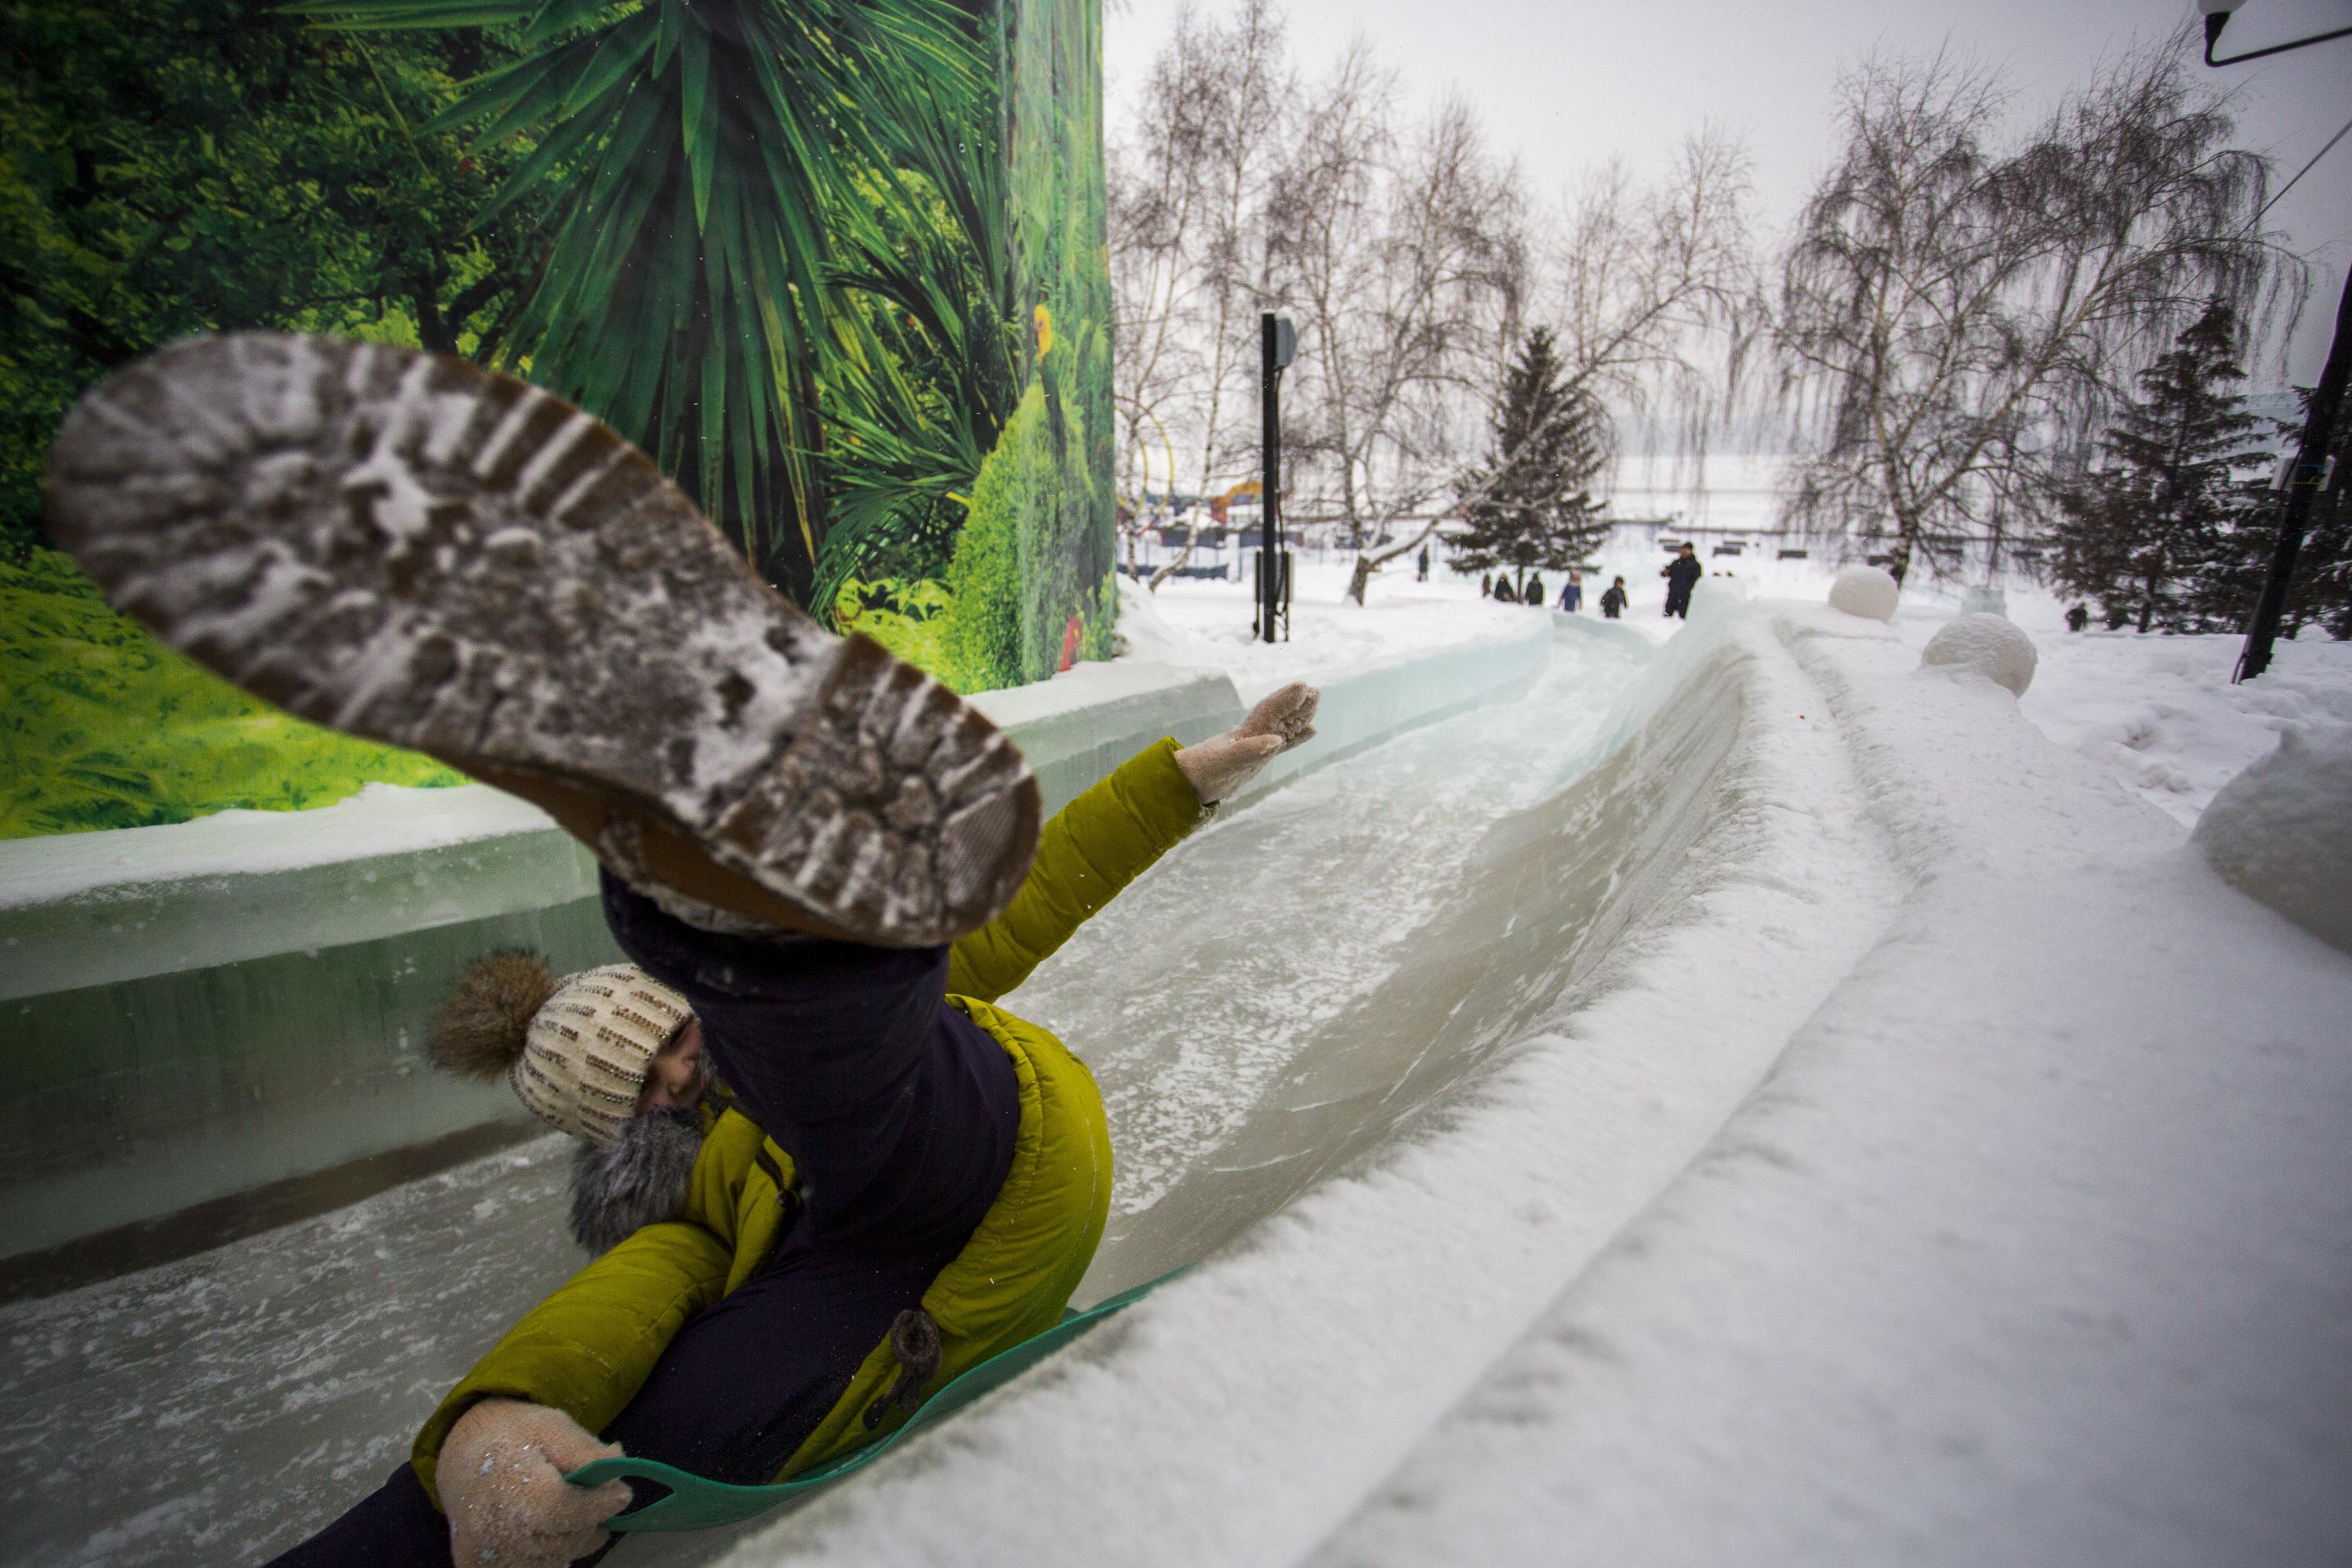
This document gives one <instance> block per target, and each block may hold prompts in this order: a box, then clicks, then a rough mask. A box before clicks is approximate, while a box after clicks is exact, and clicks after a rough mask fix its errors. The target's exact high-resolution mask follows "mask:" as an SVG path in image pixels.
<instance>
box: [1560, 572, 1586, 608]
mask: <svg viewBox="0 0 2352 1568" xmlns="http://www.w3.org/2000/svg"><path fill="white" fill-rule="evenodd" d="M1559 607H1560V608H1561V609H1563V610H1566V611H1567V612H1568V613H1569V614H1570V615H1571V616H1572V615H1574V614H1576V612H1577V611H1579V610H1580V609H1582V608H1583V607H1584V580H1583V579H1582V578H1580V577H1579V576H1578V575H1577V574H1575V573H1573V572H1570V574H1568V586H1567V587H1565V588H1562V589H1561V590H1560V591H1559Z"/></svg>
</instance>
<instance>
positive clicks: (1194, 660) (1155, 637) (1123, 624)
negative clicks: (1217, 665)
mask: <svg viewBox="0 0 2352 1568" xmlns="http://www.w3.org/2000/svg"><path fill="white" fill-rule="evenodd" d="M1111 641H1112V645H1113V647H1115V648H1116V649H1117V651H1118V657H1120V658H1132V659H1137V660H1139V661H1141V662H1143V663H1146V664H1178V665H1182V664H1203V663H1206V662H1207V660H1206V659H1204V658H1202V652H1201V648H1200V647H1199V645H1198V644H1197V643H1196V642H1195V641H1194V639H1193V638H1192V637H1191V636H1189V635H1188V634H1186V633H1185V632H1183V631H1182V630H1181V629H1179V628H1178V627H1175V626H1171V625H1169V624H1168V618H1167V617H1166V616H1162V615H1161V614H1160V605H1159V604H1158V603H1157V602H1156V601H1155V600H1154V599H1153V598H1152V595H1151V590H1150V589H1149V588H1146V587H1145V586H1144V585H1143V584H1140V583H1139V582H1137V581H1136V580H1135V579H1134V578H1132V577H1130V576H1129V575H1127V574H1125V573H1123V572H1122V573H1120V574H1119V576H1118V626H1117V627H1116V629H1114V630H1113V631H1112V633H1111Z"/></svg>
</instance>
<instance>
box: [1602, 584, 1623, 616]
mask: <svg viewBox="0 0 2352 1568" xmlns="http://www.w3.org/2000/svg"><path fill="white" fill-rule="evenodd" d="M1624 613H1625V579H1624V578H1622V577H1620V578H1618V579H1617V581H1615V582H1614V583H1612V584H1609V591H1608V592H1607V593H1605V594H1603V595H1601V615H1602V616H1605V617H1607V618H1608V619H1610V620H1612V621H1613V620H1615V619H1616V618H1617V617H1618V616H1622V615H1623V614H1624Z"/></svg>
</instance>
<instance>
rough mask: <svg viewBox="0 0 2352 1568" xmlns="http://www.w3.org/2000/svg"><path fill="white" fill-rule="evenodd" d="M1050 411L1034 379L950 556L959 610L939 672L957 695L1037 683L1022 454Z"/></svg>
mask: <svg viewBox="0 0 2352 1568" xmlns="http://www.w3.org/2000/svg"><path fill="white" fill-rule="evenodd" d="M1044 407H1045V391H1044V389H1043V388H1042V387H1040V386H1039V385H1038V384H1036V383H1034V382H1032V383H1031V384H1030V385H1029V390H1028V391H1027V392H1026V393H1025V394H1024V395H1023V396H1022V399H1021V402H1020V403H1019V405H1016V406H1015V407H1014V409H1013V417H1012V418H1011V419H1008V420H1007V421H1005V425H1004V431H1003V435H1002V436H1001V437H998V440H997V443H996V449H995V450H994V451H992V452H991V453H989V455H988V458H987V460H986V461H984V462H982V464H981V466H980V477H979V478H978V479H975V480H974V481H973V482H972V487H971V507H970V509H969V510H967V511H966V512H965V514H964V523H963V527H962V529H961V531H959V532H958V533H957V534H956V543H955V552H954V553H953V554H952V555H950V557H949V559H948V578H947V585H948V595H949V598H950V601H951V602H952V604H953V605H954V606H955V607H954V612H953V613H952V614H951V615H950V616H948V617H947V629H946V632H945V635H944V636H943V637H941V639H940V664H939V666H938V667H937V668H934V669H933V670H932V673H933V674H934V675H937V676H938V677H939V678H940V679H941V680H944V681H946V682H947V683H948V685H949V686H950V687H951V688H953V689H956V690H958V691H987V690H992V689H995V688H997V687H1001V686H1018V685H1020V684H1021V683H1022V682H1023V681H1024V679H1035V678H1034V677H1028V676H1024V675H1023V673H1022V667H1023V662H1024V661H1023V658H1022V644H1023V638H1022V625H1021V623H1022V620H1023V618H1024V617H1023V611H1024V609H1025V608H1026V607H1027V605H1028V603H1029V601H1030V594H1031V592H1034V590H1029V591H1024V581H1023V572H1022V564H1023V563H1022V556H1023V546H1024V543H1026V542H1028V541H1027V540H1026V539H1025V538H1024V529H1023V527H1022V522H1023V519H1024V515H1025V514H1026V513H1027V510H1028V504H1027V503H1028V499H1029V498H1028V496H1027V494H1026V486H1025V482H1024V481H1025V480H1026V479H1027V478H1028V474H1027V472H1026V470H1025V469H1024V467H1023V465H1022V463H1021V461H1020V450H1021V447H1022V445H1023V443H1024V442H1025V441H1027V440H1029V439H1030V438H1031V437H1030V433H1031V432H1032V431H1033V430H1034V429H1035V428H1036V427H1037V426H1039V425H1040V423H1041V422H1042V417H1043V411H1044ZM1047 673H1048V674H1050V673H1052V672H1051V671H1050V670H1049V671H1048V672H1047Z"/></svg>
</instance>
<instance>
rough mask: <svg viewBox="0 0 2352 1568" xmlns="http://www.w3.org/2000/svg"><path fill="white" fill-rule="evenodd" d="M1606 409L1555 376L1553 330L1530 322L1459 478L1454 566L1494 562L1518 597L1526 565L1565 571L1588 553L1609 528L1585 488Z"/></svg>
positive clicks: (1596, 469)
mask: <svg viewBox="0 0 2352 1568" xmlns="http://www.w3.org/2000/svg"><path fill="white" fill-rule="evenodd" d="M1604 417H1605V416H1604V415H1603V413H1602V411H1601V408H1600V406H1599V405H1598V404H1596V403H1595V402H1594V401H1593V400H1592V399H1591V397H1590V396H1588V395H1585V394H1583V393H1580V392H1571V391H1570V390H1569V389H1568V388H1567V387H1566V386H1564V385H1562V384H1561V382H1560V365H1559V357H1558V355H1557V354H1556V353H1554V352H1553V349H1552V336H1551V333H1550V332H1549V331H1547V330H1546V329H1544V328H1542V327H1537V328H1535V329H1534V330H1532V331H1529V332H1528V339H1527V342H1526V343H1525V344H1524V345H1523V346H1522V347H1521V349H1520V351H1519V357H1518V359H1517V362H1516V363H1513V364H1512V366H1511V368H1510V371H1509V373H1508V374H1507V375H1506V376H1505V378H1504V382H1503V401H1502V405H1501V407H1500V408H1498V409H1497V410H1496V415H1495V434H1494V447H1493V450H1492V452H1491V453H1490V454H1489V455H1488V458H1487V460H1486V464H1485V465H1484V467H1483V468H1480V470H1479V471H1478V472H1477V473H1476V474H1475V475H1474V476H1473V477H1472V479H1471V480H1470V481H1469V483H1467V484H1466V485H1465V486H1464V487H1463V492H1462V493H1463V494H1464V495H1465V497H1470V498H1475V499H1472V500H1469V502H1468V504H1467V505H1466V506H1465V508H1464V510H1463V520H1464V522H1465V528H1464V530H1463V531H1462V532H1461V533H1460V534H1459V535H1457V536H1456V537H1455V540H1454V568H1455V570H1457V571H1464V572H1486V571H1494V570H1499V571H1501V572H1503V573H1506V574H1508V580H1509V581H1510V582H1511V583H1512V584H1513V588H1514V594H1515V596H1517V597H1520V598H1524V597H1525V596H1526V587H1527V578H1528V573H1529V572H1530V571H1540V570H1543V569H1546V568H1549V569H1550V570H1553V571H1565V570H1566V569H1567V568H1569V567H1570V566H1573V565H1576V564H1577V563H1580V562H1581V561H1582V560H1583V559H1584V558H1585V556H1587V555H1588V554H1590V553H1591V552H1592V549H1593V547H1594V546H1595V545H1597V544H1599V543H1600V542H1601V538H1602V537H1603V536H1604V535H1605V534H1607V532H1608V531H1609V524H1608V522H1607V521H1605V520H1604V519H1603V518H1602V516H1601V505H1600V503H1598V502H1596V501H1595V500H1593V499H1592V492H1591V483H1592V480H1593V479H1594V477H1595V476H1597V475H1598V474H1599V473H1600V471H1601V460H1602V458H1601V446H1602V426H1601V420H1602V419H1603V418H1604Z"/></svg>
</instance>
